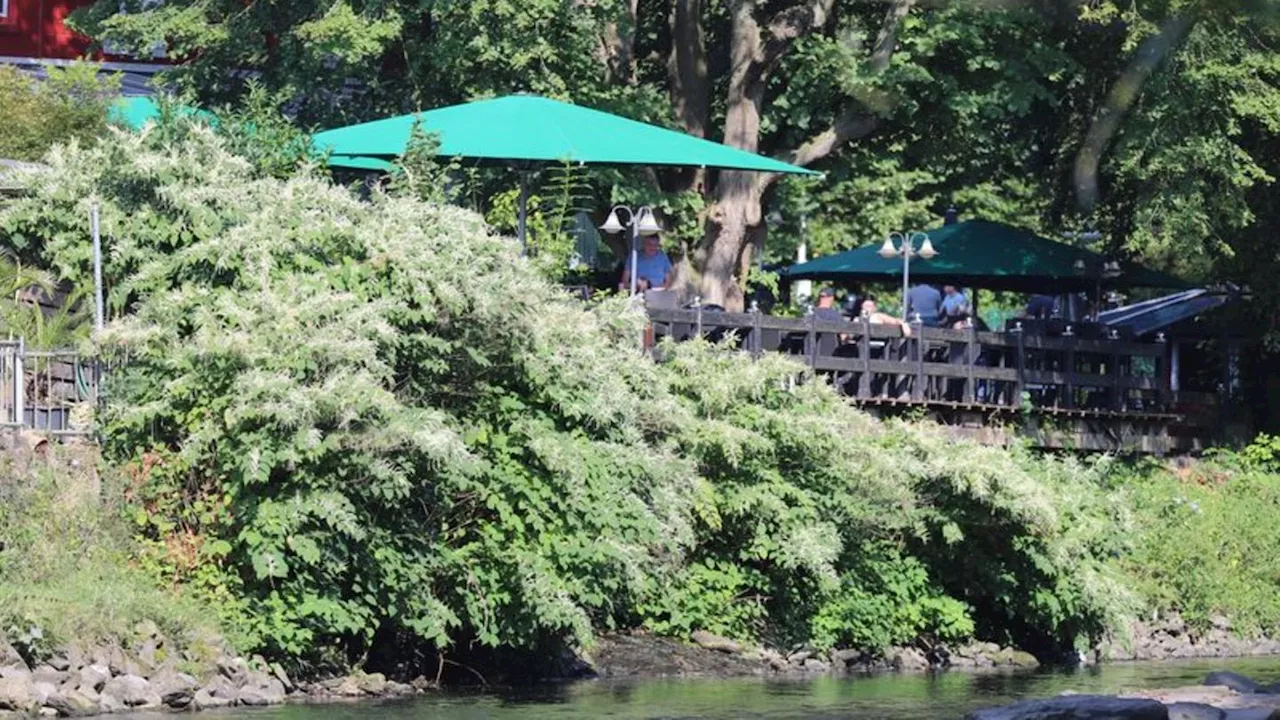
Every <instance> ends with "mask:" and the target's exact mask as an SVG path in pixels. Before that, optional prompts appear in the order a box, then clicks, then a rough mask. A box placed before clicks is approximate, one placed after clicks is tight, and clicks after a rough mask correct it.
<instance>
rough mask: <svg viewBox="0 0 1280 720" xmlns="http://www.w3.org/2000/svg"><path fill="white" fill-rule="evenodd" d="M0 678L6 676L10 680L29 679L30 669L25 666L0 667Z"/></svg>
mask: <svg viewBox="0 0 1280 720" xmlns="http://www.w3.org/2000/svg"><path fill="white" fill-rule="evenodd" d="M0 678H8V679H11V680H30V679H31V671H30V670H27V669H26V668H20V667H15V666H12V665H11V666H9V667H0Z"/></svg>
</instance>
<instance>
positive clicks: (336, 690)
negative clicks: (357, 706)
mask: <svg viewBox="0 0 1280 720" xmlns="http://www.w3.org/2000/svg"><path fill="white" fill-rule="evenodd" d="M330 690H332V691H333V694H334V695H341V696H343V697H359V696H361V695H363V694H364V691H363V690H361V689H360V683H359V682H357V681H356V679H355V678H353V677H351V676H347V677H344V678H342V679H340V680H339V681H338V683H337V684H336V685H334V686H333V687H331V688H330Z"/></svg>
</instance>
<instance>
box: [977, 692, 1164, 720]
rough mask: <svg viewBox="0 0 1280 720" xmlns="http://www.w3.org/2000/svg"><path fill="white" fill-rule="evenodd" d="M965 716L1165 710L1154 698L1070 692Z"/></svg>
mask: <svg viewBox="0 0 1280 720" xmlns="http://www.w3.org/2000/svg"><path fill="white" fill-rule="evenodd" d="M965 717H966V718H968V720H1168V718H1169V711H1168V709H1166V708H1165V706H1164V705H1162V704H1160V703H1158V702H1156V701H1155V700H1138V699H1132V698H1116V697H1109V696H1104V695H1072V696H1068V697H1056V698H1052V699H1049V700H1029V701H1027V702H1020V703H1016V704H1014V705H1008V706H1005V707H998V708H989V709H986V710H977V711H975V712H972V713H969V714H968V715H966V716H965Z"/></svg>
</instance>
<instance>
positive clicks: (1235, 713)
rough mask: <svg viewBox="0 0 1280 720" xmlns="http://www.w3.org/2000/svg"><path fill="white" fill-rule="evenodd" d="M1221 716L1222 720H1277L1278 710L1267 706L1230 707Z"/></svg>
mask: <svg viewBox="0 0 1280 720" xmlns="http://www.w3.org/2000/svg"><path fill="white" fill-rule="evenodd" d="M1222 717H1223V720H1278V719H1280V710H1277V709H1275V708H1269V707H1249V708H1232V709H1229V710H1227V711H1226V712H1225V713H1224V714H1223V716H1222Z"/></svg>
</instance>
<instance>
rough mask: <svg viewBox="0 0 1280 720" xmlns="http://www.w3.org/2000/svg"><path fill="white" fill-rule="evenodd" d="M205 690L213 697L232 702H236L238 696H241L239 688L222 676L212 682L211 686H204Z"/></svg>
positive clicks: (210, 682)
mask: <svg viewBox="0 0 1280 720" xmlns="http://www.w3.org/2000/svg"><path fill="white" fill-rule="evenodd" d="M204 690H205V692H207V693H209V695H211V696H212V697H216V698H222V699H223V700H230V701H234V700H235V699H236V695H237V694H239V688H237V687H236V686H235V684H234V683H232V682H231V681H230V680H228V679H226V678H224V677H222V676H221V675H219V676H217V677H215V678H213V679H212V680H210V681H209V684H208V685H205V686H204Z"/></svg>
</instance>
